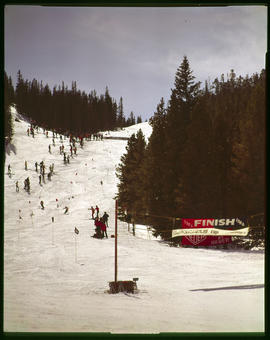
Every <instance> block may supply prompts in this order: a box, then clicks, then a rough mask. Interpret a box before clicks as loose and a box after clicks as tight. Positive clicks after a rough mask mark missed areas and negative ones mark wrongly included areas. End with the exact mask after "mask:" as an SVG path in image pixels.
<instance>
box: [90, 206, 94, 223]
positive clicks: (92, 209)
mask: <svg viewBox="0 0 270 340" xmlns="http://www.w3.org/2000/svg"><path fill="white" fill-rule="evenodd" d="M91 211H92V220H94V213H95V208H93V207H92V206H91Z"/></svg>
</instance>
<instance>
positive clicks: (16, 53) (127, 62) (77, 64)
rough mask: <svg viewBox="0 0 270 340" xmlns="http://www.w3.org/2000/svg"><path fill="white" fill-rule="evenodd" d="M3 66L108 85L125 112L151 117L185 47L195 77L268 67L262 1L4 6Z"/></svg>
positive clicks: (11, 71)
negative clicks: (192, 4) (250, 3)
mask: <svg viewBox="0 0 270 340" xmlns="http://www.w3.org/2000/svg"><path fill="white" fill-rule="evenodd" d="M4 34H5V35H4V37H5V50H4V52H5V70H6V72H7V74H8V75H11V76H12V79H13V84H14V85H15V84H16V74H17V71H18V70H19V69H20V70H21V72H22V75H23V77H24V79H29V80H32V79H33V78H36V79H37V80H39V81H40V80H42V81H43V83H44V84H46V83H48V84H49V86H50V87H51V89H52V87H53V86H54V85H59V84H61V82H62V81H64V82H65V84H66V85H68V87H69V88H70V87H71V82H72V80H76V81H77V88H78V89H80V90H84V91H85V92H86V93H89V92H90V91H91V90H93V89H95V90H96V91H97V93H98V95H100V94H103V93H105V88H106V86H108V88H109V92H110V94H111V96H112V97H113V98H114V99H115V100H116V101H117V103H118V102H119V99H120V97H121V96H122V97H123V104H124V112H125V114H126V116H128V115H129V114H130V112H131V111H133V112H134V114H135V116H138V115H141V116H142V118H143V121H144V120H145V119H148V118H149V117H151V116H152V115H153V113H154V111H155V110H156V106H157V104H158V103H159V101H160V98H161V97H164V98H165V101H167V100H168V99H169V97H170V94H171V88H172V87H173V86H174V77H175V73H176V70H177V68H178V66H179V65H180V64H181V62H182V59H183V56H184V55H186V56H187V57H188V60H189V62H190V67H191V69H192V70H193V75H194V76H195V77H196V80H198V81H202V82H203V84H204V81H205V80H210V81H213V80H214V79H215V78H216V77H218V78H220V75H221V74H222V73H224V74H225V78H226V74H227V73H229V72H230V70H231V69H234V70H235V72H236V75H237V76H239V75H242V76H245V75H246V74H249V75H251V74H252V73H255V72H260V71H261V69H262V68H264V67H265V52H266V41H267V8H266V7H265V6H238V7H235V6H228V7H192V8H191V7H171V8H169V7H41V6H11V5H8V6H6V7H5V33H4Z"/></svg>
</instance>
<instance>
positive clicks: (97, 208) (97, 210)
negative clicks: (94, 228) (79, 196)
mask: <svg viewBox="0 0 270 340" xmlns="http://www.w3.org/2000/svg"><path fill="white" fill-rule="evenodd" d="M95 210H96V212H97V215H96V217H97V218H98V214H99V207H98V206H97V205H96V209H95Z"/></svg>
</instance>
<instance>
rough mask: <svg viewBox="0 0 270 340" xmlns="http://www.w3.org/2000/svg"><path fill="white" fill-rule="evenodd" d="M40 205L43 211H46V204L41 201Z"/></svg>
mask: <svg viewBox="0 0 270 340" xmlns="http://www.w3.org/2000/svg"><path fill="white" fill-rule="evenodd" d="M40 205H41V209H42V210H44V209H45V207H44V202H43V201H40Z"/></svg>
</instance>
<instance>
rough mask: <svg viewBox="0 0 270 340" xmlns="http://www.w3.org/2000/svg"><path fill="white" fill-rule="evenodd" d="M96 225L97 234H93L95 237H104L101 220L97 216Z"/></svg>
mask: <svg viewBox="0 0 270 340" xmlns="http://www.w3.org/2000/svg"><path fill="white" fill-rule="evenodd" d="M94 224H95V226H96V228H95V232H96V233H95V234H94V235H93V237H95V238H101V237H102V234H101V226H100V221H99V220H98V218H97V217H96V218H95V223H94Z"/></svg>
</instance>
